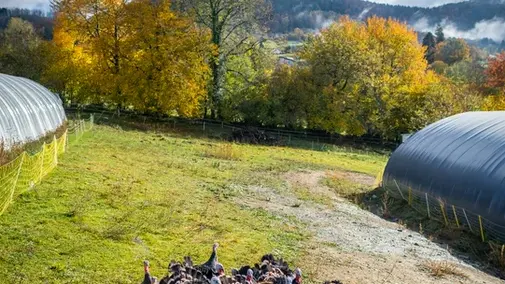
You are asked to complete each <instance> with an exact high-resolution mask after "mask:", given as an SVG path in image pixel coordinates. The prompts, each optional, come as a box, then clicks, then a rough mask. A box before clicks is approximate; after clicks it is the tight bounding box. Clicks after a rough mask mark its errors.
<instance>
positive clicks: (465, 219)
mask: <svg viewBox="0 0 505 284" xmlns="http://www.w3.org/2000/svg"><path fill="white" fill-rule="evenodd" d="M393 184H394V185H393V186H389V187H387V188H386V189H387V191H388V192H389V194H390V195H391V196H392V197H394V198H398V199H404V200H405V201H407V202H408V203H409V205H410V206H412V208H414V209H415V210H416V211H418V212H420V213H421V214H426V216H428V217H429V218H431V219H435V220H438V221H440V222H441V223H443V224H445V225H446V226H448V227H454V228H458V229H465V230H467V231H469V232H472V233H474V234H476V235H478V236H479V237H481V239H482V241H487V240H495V241H499V242H502V243H505V227H503V226H501V225H498V224H496V223H494V222H492V221H491V220H488V219H486V218H484V217H482V216H480V215H479V214H476V213H473V212H472V211H471V210H468V209H467V208H462V207H458V206H455V205H452V204H450V203H449V202H446V201H444V200H441V199H440V198H436V197H434V196H431V195H430V194H428V193H426V192H422V191H421V190H419V189H413V188H411V187H409V186H407V185H405V184H401V183H400V182H397V181H396V180H393Z"/></svg>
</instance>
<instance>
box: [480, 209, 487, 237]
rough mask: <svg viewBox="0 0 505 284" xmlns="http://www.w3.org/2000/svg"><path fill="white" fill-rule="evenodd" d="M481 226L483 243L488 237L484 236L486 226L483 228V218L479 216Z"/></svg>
mask: <svg viewBox="0 0 505 284" xmlns="http://www.w3.org/2000/svg"><path fill="white" fill-rule="evenodd" d="M479 225H480V237H481V238H482V242H485V241H486V237H485V236H484V226H482V217H481V216H480V215H479Z"/></svg>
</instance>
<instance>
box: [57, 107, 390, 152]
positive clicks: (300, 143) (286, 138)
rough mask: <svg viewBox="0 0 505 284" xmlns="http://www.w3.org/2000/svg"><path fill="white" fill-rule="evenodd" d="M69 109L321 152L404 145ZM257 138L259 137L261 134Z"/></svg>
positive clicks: (102, 120) (78, 113)
mask: <svg viewBox="0 0 505 284" xmlns="http://www.w3.org/2000/svg"><path fill="white" fill-rule="evenodd" d="M66 111H67V113H74V114H75V115H76V117H79V116H81V115H85V114H86V113H88V112H89V113H96V121H97V123H108V122H112V121H116V120H117V119H118V118H119V120H121V121H122V122H123V123H124V122H125V121H126V120H127V119H131V120H132V124H136V125H139V124H142V123H144V124H145V123H148V122H149V123H154V124H158V125H162V126H163V127H164V128H165V129H173V130H175V131H181V132H191V133H199V134H202V135H205V136H208V137H210V138H216V139H221V140H229V141H235V142H253V143H258V144H271V145H278V146H290V147H297V148H305V149H311V150H318V151H343V152H350V153H363V154H370V153H376V154H381V155H388V154H390V152H391V151H392V150H394V149H396V148H397V147H398V145H399V144H400V142H399V141H387V140H383V139H381V138H379V137H371V136H359V137H358V136H345V135H338V134H330V133H327V132H325V131H317V130H309V129H306V130H293V129H287V128H284V127H278V128H269V127H260V126H248V125H244V124H241V123H229V122H224V121H219V120H211V119H187V118H181V117H169V116H154V115H143V114H138V113H134V112H122V113H121V114H118V113H117V112H113V111H110V110H107V109H100V108H92V109H75V108H67V109H66ZM254 134H261V135H262V137H261V138H262V139H263V141H251V140H249V141H247V138H251V136H252V135H254ZM240 136H242V137H245V138H246V139H245V140H242V141H241V139H240V138H242V137H240ZM254 138H256V139H257V138H258V137H254ZM252 140H254V139H252ZM257 140H260V139H257Z"/></svg>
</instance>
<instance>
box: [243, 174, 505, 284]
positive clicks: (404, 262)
mask: <svg viewBox="0 0 505 284" xmlns="http://www.w3.org/2000/svg"><path fill="white" fill-rule="evenodd" d="M326 174H327V173H325V172H314V171H311V172H297V173H288V174H286V175H284V176H283V178H284V179H285V180H286V188H287V189H288V190H287V191H286V193H284V192H283V193H282V195H281V194H279V193H278V191H275V190H272V189H269V188H265V187H257V186H254V187H249V188H248V194H246V198H244V197H241V198H240V199H237V202H239V203H241V204H242V205H245V206H247V207H250V208H263V209H265V210H268V211H270V212H272V213H274V214H276V215H278V216H294V217H296V218H297V219H298V220H300V221H302V223H304V224H306V226H307V228H308V229H309V230H310V231H311V232H312V233H313V234H314V240H313V244H311V245H310V246H309V247H308V248H307V251H308V253H307V256H306V257H305V258H304V262H305V261H307V265H306V266H307V267H306V269H308V271H309V272H310V273H311V276H313V277H314V279H317V280H328V279H339V280H343V281H344V283H416V282H418V281H421V282H420V283H504V282H503V281H501V280H499V279H497V278H494V277H492V276H489V275H487V274H485V273H483V272H481V271H479V270H477V269H475V268H473V267H471V266H470V265H468V264H466V263H464V262H463V261H461V260H459V259H458V258H456V257H454V256H452V255H451V254H450V253H449V251H448V250H447V249H445V248H442V247H440V246H439V245H437V244H435V243H433V242H431V241H430V240H428V239H427V238H425V237H424V236H422V235H421V234H419V233H417V232H414V231H411V230H408V229H405V228H404V227H402V226H400V225H398V224H397V223H393V222H388V221H386V220H384V219H382V218H380V217H378V216H376V215H374V214H372V213H370V212H368V211H365V210H362V209H361V208H359V207H358V206H357V205H355V204H352V203H350V202H349V201H347V200H345V199H343V198H340V197H338V196H336V195H335V194H334V193H333V192H332V191H331V190H330V189H329V188H327V187H326V186H322V185H321V184H320V179H321V178H323V177H324V176H325V175H326ZM335 174H337V175H338V176H341V177H342V178H347V179H350V180H353V181H358V182H361V183H363V184H364V185H370V184H373V182H374V181H375V179H374V178H373V177H369V176H366V175H362V174H355V173H343V172H342V173H340V172H339V173H332V175H333V176H334V175H335ZM295 186H305V187H308V188H309V189H310V191H311V192H315V193H317V194H325V195H326V196H327V197H328V198H329V199H331V200H332V204H331V206H326V205H322V204H317V203H314V202H311V201H302V200H299V199H298V198H297V197H296V196H295V195H294V194H289V188H292V187H295ZM265 200H269V201H265ZM430 261H432V262H433V263H439V262H440V263H447V265H449V266H451V267H454V270H455V271H458V272H461V273H462V274H464V276H455V275H445V276H444V277H440V278H438V277H437V278H435V277H433V276H431V275H430V274H429V271H427V269H425V268H424V267H425V265H426V264H427V263H429V262H430ZM312 262H314V263H313V265H310V263H312ZM321 264H324V265H323V267H327V269H322V270H321V269H319V268H318V267H321ZM300 265H301V266H302V267H304V263H302V264H300ZM318 270H319V271H318Z"/></svg>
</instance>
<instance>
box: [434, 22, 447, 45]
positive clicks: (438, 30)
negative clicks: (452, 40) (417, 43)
mask: <svg viewBox="0 0 505 284" xmlns="http://www.w3.org/2000/svg"><path fill="white" fill-rule="evenodd" d="M435 35H436V36H437V44H438V43H441V42H443V41H444V40H445V35H444V28H442V26H441V25H440V24H438V25H437V28H436V30H435Z"/></svg>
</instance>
